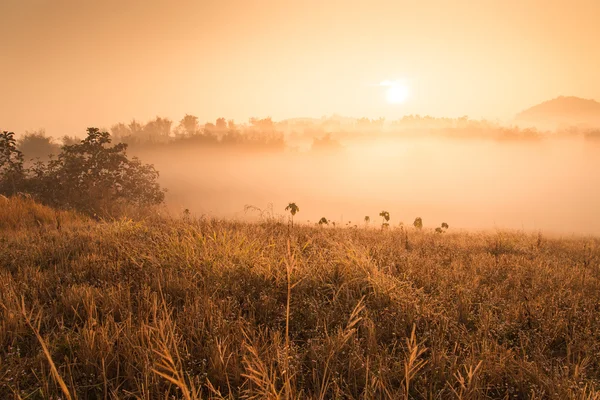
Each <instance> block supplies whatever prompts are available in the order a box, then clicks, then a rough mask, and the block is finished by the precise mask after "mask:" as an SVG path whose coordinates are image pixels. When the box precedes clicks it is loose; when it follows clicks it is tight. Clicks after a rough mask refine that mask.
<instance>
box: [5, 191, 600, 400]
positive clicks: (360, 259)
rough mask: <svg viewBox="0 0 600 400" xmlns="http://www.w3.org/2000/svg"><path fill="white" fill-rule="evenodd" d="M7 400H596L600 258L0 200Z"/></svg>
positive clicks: (545, 243)
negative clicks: (103, 218) (103, 215)
mask: <svg viewBox="0 0 600 400" xmlns="http://www.w3.org/2000/svg"><path fill="white" fill-rule="evenodd" d="M0 202H1V203H2V204H1V205H0V398H2V399H5V398H6V399H10V398H15V399H46V398H51V399H59V398H60V399H76V398H77V399H112V398H123V399H134V398H135V399H137V398H140V399H168V398H183V399H200V398H202V399H205V398H206V399H209V398H213V399H217V398H247V399H263V398H265V399H278V398H281V399H403V398H411V399H413V398H414V399H452V398H456V399H486V398H497V399H526V398H532V399H600V318H599V317H600V239H598V238H593V237H566V238H565V237H563V238H550V237H546V236H545V235H544V234H543V233H542V234H528V233H521V232H491V233H478V232H472V233H469V232H458V233H453V232H452V229H450V230H449V231H448V232H447V233H443V234H439V233H435V232H433V231H430V230H429V231H428V230H423V231H418V230H416V229H414V228H413V227H410V228H408V229H399V228H394V229H389V230H381V229H378V228H375V227H373V228H370V229H367V228H364V227H363V228H358V229H355V228H333V227H316V226H315V227H313V226H302V225H296V226H294V228H293V229H290V228H289V227H288V226H287V225H286V224H281V223H278V222H274V221H264V222H263V223H254V224H250V223H240V222H233V221H219V220H209V219H200V220H194V219H190V218H187V217H186V218H181V219H176V218H169V217H159V216H151V217H145V218H136V219H120V220H116V221H113V222H97V221H94V220H91V219H88V218H85V217H81V216H78V215H76V214H73V213H69V212H57V211H54V210H52V209H50V208H47V207H45V206H41V205H38V204H35V203H34V202H33V201H31V200H28V199H15V198H12V199H0Z"/></svg>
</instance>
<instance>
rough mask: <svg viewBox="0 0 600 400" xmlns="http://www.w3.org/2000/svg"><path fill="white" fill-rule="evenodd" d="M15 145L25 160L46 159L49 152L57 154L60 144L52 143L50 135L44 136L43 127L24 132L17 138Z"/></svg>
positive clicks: (48, 156)
mask: <svg viewBox="0 0 600 400" xmlns="http://www.w3.org/2000/svg"><path fill="white" fill-rule="evenodd" d="M17 147H18V149H19V150H20V151H21V152H22V153H23V158H24V159H25V160H35V159H39V160H41V161H47V160H48V159H49V158H50V155H51V154H58V152H59V151H60V146H59V145H58V144H56V143H54V140H53V139H52V137H50V136H46V132H45V131H44V130H43V129H40V130H38V131H34V132H25V135H24V136H23V137H22V138H21V139H19V140H17Z"/></svg>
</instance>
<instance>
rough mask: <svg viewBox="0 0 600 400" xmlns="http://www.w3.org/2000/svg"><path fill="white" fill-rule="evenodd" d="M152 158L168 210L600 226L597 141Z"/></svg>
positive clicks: (559, 228)
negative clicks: (383, 214)
mask: <svg viewBox="0 0 600 400" xmlns="http://www.w3.org/2000/svg"><path fill="white" fill-rule="evenodd" d="M136 153H137V154H136V155H138V156H140V157H141V158H142V160H143V161H144V162H149V163H154V164H155V166H156V168H157V169H158V170H159V171H160V173H161V178H160V180H161V183H162V185H163V186H164V187H166V188H168V193H167V205H168V206H169V208H170V209H171V210H172V212H174V213H178V212H182V211H183V210H184V209H186V208H187V209H189V210H190V211H191V213H192V214H194V215H197V216H200V215H209V216H212V217H226V218H240V219H253V218H257V216H258V215H257V213H256V212H254V213H252V212H245V211H244V207H245V205H253V206H256V207H259V208H261V209H267V208H269V205H270V204H271V205H272V207H273V211H274V212H275V214H276V215H285V214H286V213H285V211H284V208H285V206H286V205H287V204H288V203H289V202H296V203H297V204H298V206H299V207H300V212H299V213H298V214H297V215H296V217H295V221H296V222H297V223H311V224H314V223H316V222H317V221H318V220H319V219H320V218H321V217H326V218H328V219H329V220H331V221H334V222H336V224H337V226H346V225H350V226H354V225H363V224H364V217H365V216H367V215H368V216H370V218H371V225H373V226H377V225H379V224H380V220H381V218H380V217H379V216H378V215H379V212H380V211H382V210H386V211H389V212H390V215H391V220H390V224H391V225H392V226H398V224H399V223H400V222H403V223H404V224H412V222H413V220H414V219H415V217H422V218H423V222H424V227H426V228H435V227H436V226H439V225H440V224H441V223H442V222H447V223H448V224H449V225H450V227H451V228H459V229H460V228H464V229H495V228H502V229H524V230H527V231H530V230H541V231H544V232H552V233H560V234H570V233H576V234H599V233H600V213H599V209H598V207H599V205H600V174H599V171H600V157H599V154H600V145H599V144H598V143H595V142H593V141H584V140H582V139H575V138H574V139H545V140H539V141H532V142H527V141H518V142H497V141H492V140H474V139H469V140H460V139H445V138H424V139H419V138H416V139H405V138H400V139H376V140H361V141H358V140H355V141H352V142H347V143H344V147H343V148H342V149H340V150H331V151H318V152H315V151H302V152H301V151H296V152H294V151H285V152H279V153H277V152H275V153H273V152H241V151H234V150H214V149H213V150H208V149H206V150H198V149H187V150H185V149H173V150H170V149H164V148H162V149H156V150H144V151H143V152H136Z"/></svg>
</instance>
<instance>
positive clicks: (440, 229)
mask: <svg viewBox="0 0 600 400" xmlns="http://www.w3.org/2000/svg"><path fill="white" fill-rule="evenodd" d="M447 229H448V224H447V223H445V222H442V225H441V226H438V227H437V228H435V233H444V232H446V230H447Z"/></svg>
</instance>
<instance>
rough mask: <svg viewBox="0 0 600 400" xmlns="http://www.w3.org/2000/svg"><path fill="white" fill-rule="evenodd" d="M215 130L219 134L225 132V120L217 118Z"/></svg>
mask: <svg viewBox="0 0 600 400" xmlns="http://www.w3.org/2000/svg"><path fill="white" fill-rule="evenodd" d="M215 128H216V129H217V131H218V132H219V133H223V132H225V131H227V120H226V119H225V118H217V121H216V123H215Z"/></svg>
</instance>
